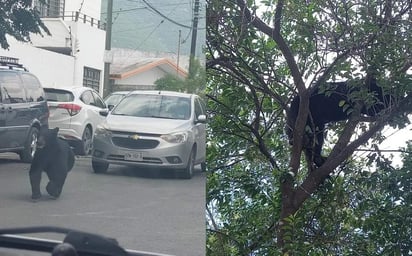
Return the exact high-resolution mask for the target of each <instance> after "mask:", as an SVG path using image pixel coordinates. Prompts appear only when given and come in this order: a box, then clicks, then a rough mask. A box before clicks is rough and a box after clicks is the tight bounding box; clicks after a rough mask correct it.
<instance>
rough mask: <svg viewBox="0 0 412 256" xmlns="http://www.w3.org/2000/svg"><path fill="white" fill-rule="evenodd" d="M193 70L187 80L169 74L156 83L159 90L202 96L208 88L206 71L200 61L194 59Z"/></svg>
mask: <svg viewBox="0 0 412 256" xmlns="http://www.w3.org/2000/svg"><path fill="white" fill-rule="evenodd" d="M192 63H193V68H192V70H190V72H189V74H188V76H187V78H185V79H181V78H179V77H178V76H176V75H173V74H167V75H166V76H165V77H162V78H160V79H158V80H156V81H155V85H156V89H157V90H169V91H177V92H187V93H198V94H202V92H203V91H204V89H205V86H206V71H205V68H204V66H202V65H201V64H200V61H199V60H198V59H193V62H192Z"/></svg>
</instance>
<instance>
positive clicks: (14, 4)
mask: <svg viewBox="0 0 412 256" xmlns="http://www.w3.org/2000/svg"><path fill="white" fill-rule="evenodd" d="M42 31H43V32H45V33H46V34H48V35H50V32H49V30H48V29H47V27H46V26H45V25H44V23H43V22H42V21H41V19H40V16H39V12H38V11H37V10H36V9H35V8H33V6H32V1H31V0H4V1H1V2H0V44H1V47H2V48H3V49H8V48H9V44H8V42H7V37H6V35H10V36H12V37H14V38H15V39H17V40H18V41H22V42H30V33H35V34H42Z"/></svg>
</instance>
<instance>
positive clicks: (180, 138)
mask: <svg viewBox="0 0 412 256" xmlns="http://www.w3.org/2000/svg"><path fill="white" fill-rule="evenodd" d="M160 138H162V139H164V140H165V141H167V142H169V143H185V142H186V141H187V138H188V133H187V132H177V133H171V134H165V135H162V136H160Z"/></svg>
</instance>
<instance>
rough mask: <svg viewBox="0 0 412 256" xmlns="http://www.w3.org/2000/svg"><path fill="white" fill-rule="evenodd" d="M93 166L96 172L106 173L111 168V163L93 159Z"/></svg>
mask: <svg viewBox="0 0 412 256" xmlns="http://www.w3.org/2000/svg"><path fill="white" fill-rule="evenodd" d="M92 168H93V172H94V173H106V172H107V169H108V168H109V164H108V163H102V162H97V161H93V160H92Z"/></svg>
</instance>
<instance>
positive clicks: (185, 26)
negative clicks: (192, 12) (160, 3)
mask: <svg viewBox="0 0 412 256" xmlns="http://www.w3.org/2000/svg"><path fill="white" fill-rule="evenodd" d="M142 1H143V3H145V4H146V5H147V6H148V7H149V8H150V9H152V10H153V11H154V12H156V13H157V14H159V15H160V16H161V17H163V18H164V19H166V20H168V21H170V22H172V23H173V24H175V25H178V26H181V27H184V28H189V29H192V26H187V25H184V24H181V23H179V22H177V21H174V20H172V19H171V18H169V17H167V16H166V15H164V14H163V13H161V12H160V11H158V10H157V9H156V8H154V7H153V6H152V5H151V4H149V3H148V2H147V1H146V0H142Z"/></svg>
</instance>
